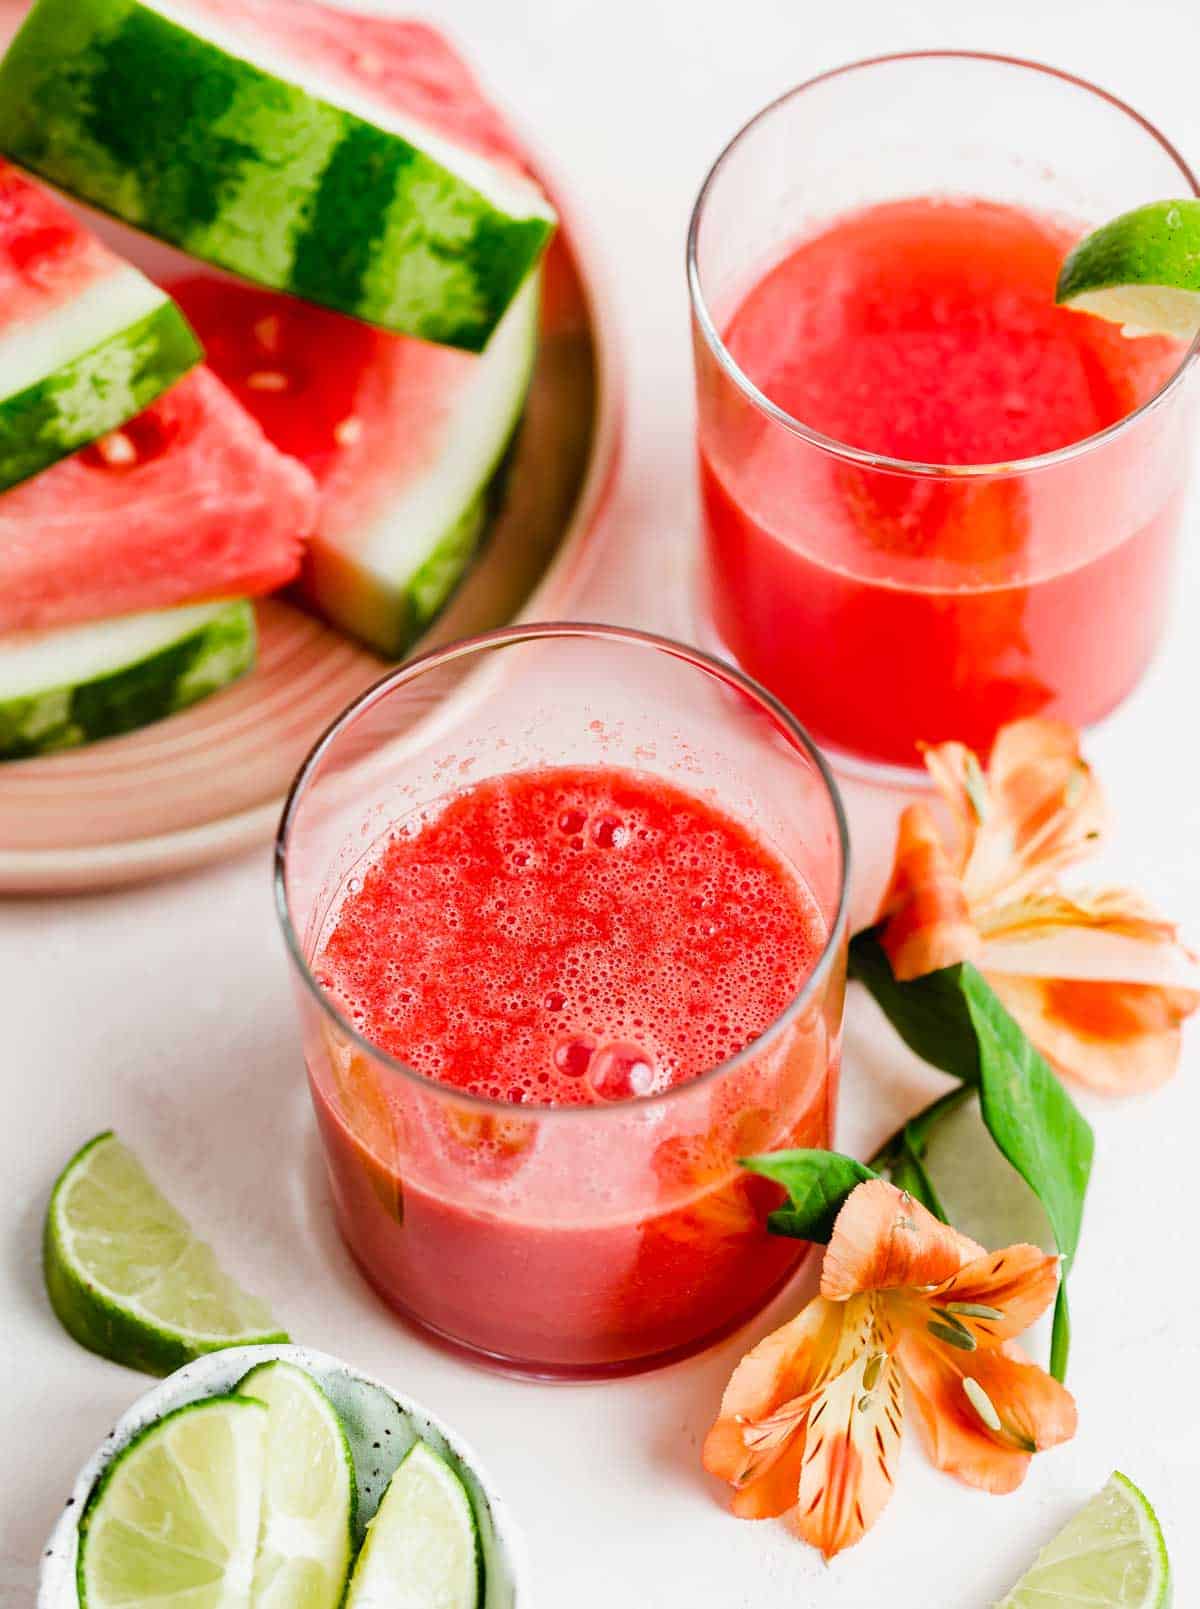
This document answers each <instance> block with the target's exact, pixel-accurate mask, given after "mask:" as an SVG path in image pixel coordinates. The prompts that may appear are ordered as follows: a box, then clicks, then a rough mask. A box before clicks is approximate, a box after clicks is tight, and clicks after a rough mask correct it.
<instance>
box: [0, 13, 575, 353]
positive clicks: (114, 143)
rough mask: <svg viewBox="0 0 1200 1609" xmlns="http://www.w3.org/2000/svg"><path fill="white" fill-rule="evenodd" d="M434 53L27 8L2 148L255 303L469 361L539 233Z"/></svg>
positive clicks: (0, 81)
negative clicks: (236, 286)
mask: <svg viewBox="0 0 1200 1609" xmlns="http://www.w3.org/2000/svg"><path fill="white" fill-rule="evenodd" d="M431 41H432V42H431ZM446 54H447V53H446V52H445V50H444V47H441V46H440V43H439V42H436V35H432V36H431V34H430V32H429V31H428V30H426V29H424V28H420V27H415V26H413V25H404V24H396V23H386V22H380V21H378V20H377V19H376V20H372V19H370V18H364V17H354V16H350V15H346V14H344V13H341V12H337V11H334V10H332V9H329V8H327V7H324V6H320V5H316V4H312V3H310V0H38V3H37V5H36V6H35V7H34V9H33V11H32V12H31V14H30V16H29V17H28V19H27V20H26V22H25V24H24V26H23V28H22V29H21V31H20V33H19V34H18V35H17V37H16V39H15V40H14V42H13V44H12V45H11V47H10V49H9V51H8V54H7V56H6V57H5V59H4V62H3V65H2V66H0V149H3V150H4V151H6V152H7V153H8V154H9V155H10V156H12V157H13V158H14V159H15V160H16V161H17V162H19V163H21V164H22V165H23V166H25V167H28V168H32V169H33V170H34V171H36V172H38V173H41V174H43V175H45V177H47V178H48V179H50V180H51V181H52V182H54V183H55V184H58V185H61V186H62V188H63V189H65V190H68V191H70V192H71V193H72V194H73V195H76V196H78V197H79V198H80V199H81V200H83V201H88V202H91V203H92V204H93V205H95V206H98V207H101V208H103V209H104V210H105V211H108V212H111V213H113V214H115V215H116V216H117V217H120V218H123V219H124V220H125V221H126V222H128V223H131V224H134V225H136V226H138V227H139V228H142V229H145V230H146V231H147V232H149V233H150V234H153V235H157V236H159V237H160V238H161V239H163V240H166V241H169V242H171V243H172V244H174V245H178V246H181V247H182V248H183V249H184V250H185V251H187V252H189V253H190V254H191V255H193V256H195V257H199V258H202V259H203V260H205V261H207V262H211V263H214V264H216V265H217V266H219V267H222V268H226V269H229V270H231V271H233V272H234V273H237V274H240V275H242V276H243V277H245V278H247V279H250V280H253V281H255V282H256V283H258V284H261V285H265V286H268V287H270V288H272V289H275V290H281V291H288V292H291V293H293V294H295V295H298V296H302V297H304V298H306V299H307V300H309V301H313V302H318V303H321V304H322V305H324V306H327V307H331V308H334V309H337V310H338V311H341V312H343V313H349V314H353V315H354V316H356V317H358V318H362V319H366V320H369V321H370V322H372V323H375V324H379V325H381V326H382V327H384V328H386V329H389V330H392V331H395V332H397V333H400V334H406V335H416V336H420V337H422V338H424V339H427V340H431V341H439V342H444V343H446V344H449V345H454V346H461V347H463V348H465V349H467V350H469V351H475V352H477V351H481V350H482V349H483V347H484V346H485V345H486V344H487V341H488V340H489V338H490V336H491V335H492V332H493V331H494V330H495V328H496V326H497V325H498V324H499V322H500V320H501V318H502V317H503V315H504V312H505V310H506V309H507V308H508V306H509V304H510V303H511V302H512V300H513V298H514V297H515V296H516V295H517V292H518V291H519V289H520V288H521V286H522V285H523V284H524V282H525V280H526V279H527V278H528V276H529V273H530V271H531V269H532V268H533V266H534V264H535V263H536V262H537V260H538V258H539V256H540V255H541V252H542V250H543V249H544V247H545V245H546V243H547V241H548V240H549V238H550V235H551V233H552V231H553V227H554V214H553V210H552V208H551V207H550V205H549V203H548V202H547V201H546V199H545V197H544V196H543V195H542V193H541V191H540V189H539V188H538V187H537V185H536V184H535V183H534V182H533V180H532V179H531V178H530V177H529V176H528V174H527V173H525V172H523V171H522V170H521V169H520V167H519V166H518V165H517V164H515V163H514V162H512V161H511V159H510V158H509V157H508V156H507V154H506V151H505V146H506V142H505V141H504V140H503V139H498V138H497V137H496V133H495V128H496V119H495V118H494V116H492V117H485V116H482V115H481V114H480V111H479V102H480V100H481V97H480V96H479V94H478V91H476V90H475V88H474V85H473V84H471V81H470V78H469V75H468V74H466V72H465V70H464V69H463V68H462V67H461V66H460V65H458V64H457V63H455V64H453V65H452V66H451V65H449V64H448V63H447V62H446V61H445V60H444V57H445V55H446ZM431 55H432V56H433V57H434V58H435V61H434V65H433V68H432V70H431ZM460 101H465V103H466V105H467V110H466V112H465V114H464V113H461V112H459V110H458V109H457V108H458V105H459V102H460Z"/></svg>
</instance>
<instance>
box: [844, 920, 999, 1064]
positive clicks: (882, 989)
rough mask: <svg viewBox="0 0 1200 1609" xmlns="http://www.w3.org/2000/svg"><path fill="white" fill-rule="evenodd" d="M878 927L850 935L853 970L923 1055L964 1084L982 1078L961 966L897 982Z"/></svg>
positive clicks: (903, 1035)
mask: <svg viewBox="0 0 1200 1609" xmlns="http://www.w3.org/2000/svg"><path fill="white" fill-rule="evenodd" d="M876 932H877V930H876V929H875V928H867V929H865V930H864V931H863V932H861V933H856V934H855V935H854V937H853V938H852V939H851V941H850V976H851V977H852V978H857V979H858V981H859V982H860V983H863V984H865V985H866V986H867V988H868V989H869V990H870V992H871V994H872V995H873V996H874V997H875V1000H876V1001H877V1002H878V1004H879V1005H880V1006H881V1007H882V1009H883V1013H884V1015H885V1016H886V1017H887V1019H888V1021H889V1022H890V1023H891V1025H892V1027H893V1028H894V1029H895V1030H896V1032H897V1033H898V1034H899V1035H900V1037H901V1039H903V1041H904V1043H905V1044H906V1045H907V1046H908V1048H909V1049H910V1050H912V1051H915V1052H916V1054H917V1055H918V1056H920V1058H921V1060H922V1061H927V1062H929V1063H931V1065H932V1066H934V1067H940V1068H941V1069H942V1071H943V1072H946V1073H950V1074H951V1076H952V1077H954V1078H958V1079H961V1080H962V1082H963V1083H964V1084H977V1083H978V1082H979V1042H978V1040H977V1039H976V1037H975V1034H974V1032H973V1030H972V1028H971V1024H970V1021H969V1020H968V1019H967V1017H966V1015H965V1013H964V1011H963V1008H962V996H961V973H962V967H946V968H945V970H944V971H941V972H929V973H927V974H926V975H925V977H923V978H916V979H914V980H913V982H912V983H897V982H896V980H895V978H894V977H893V976H892V966H891V962H890V961H889V960H888V958H887V956H886V955H885V953H884V950H883V946H882V945H881V944H880V942H879V940H878V938H877V937H876Z"/></svg>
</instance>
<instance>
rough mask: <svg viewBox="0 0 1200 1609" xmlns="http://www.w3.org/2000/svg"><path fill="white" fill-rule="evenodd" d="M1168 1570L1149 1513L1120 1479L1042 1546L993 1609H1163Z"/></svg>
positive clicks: (1124, 1479) (1164, 1549)
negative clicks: (1073, 1608)
mask: <svg viewBox="0 0 1200 1609" xmlns="http://www.w3.org/2000/svg"><path fill="white" fill-rule="evenodd" d="M1170 1602H1171V1566H1170V1563H1169V1561H1168V1559H1167V1546H1166V1543H1165V1542H1164V1541H1163V1534H1162V1530H1161V1528H1160V1527H1159V1523H1158V1519H1157V1517H1156V1516H1155V1513H1154V1510H1153V1509H1152V1508H1151V1507H1150V1504H1149V1503H1148V1502H1147V1501H1146V1499H1145V1497H1144V1496H1143V1495H1142V1493H1141V1492H1139V1491H1138V1489H1137V1487H1136V1486H1135V1485H1134V1484H1133V1482H1132V1481H1131V1480H1130V1479H1129V1478H1128V1476H1125V1475H1122V1474H1121V1473H1120V1472H1119V1471H1118V1472H1117V1473H1115V1474H1114V1475H1112V1476H1111V1477H1110V1479H1109V1482H1108V1485H1107V1486H1106V1487H1105V1488H1104V1490H1103V1491H1102V1492H1097V1494H1096V1496H1095V1497H1093V1498H1092V1500H1091V1502H1090V1503H1088V1504H1086V1505H1085V1506H1084V1507H1083V1508H1081V1509H1080V1511H1079V1513H1078V1514H1076V1516H1075V1518H1074V1519H1073V1520H1070V1521H1068V1523H1067V1524H1066V1525H1064V1526H1063V1528H1062V1530H1061V1531H1060V1532H1059V1533H1058V1535H1057V1536H1056V1537H1055V1538H1054V1540H1053V1541H1052V1542H1048V1543H1047V1544H1046V1546H1045V1547H1044V1548H1043V1549H1042V1551H1041V1552H1040V1553H1039V1554H1038V1556H1037V1558H1036V1559H1035V1560H1034V1562H1033V1567H1032V1568H1031V1569H1029V1570H1027V1571H1026V1572H1025V1574H1024V1575H1023V1576H1022V1577H1021V1579H1020V1580H1019V1581H1018V1582H1017V1584H1016V1586H1015V1587H1014V1588H1013V1589H1012V1591H1011V1592H1010V1593H1009V1595H1008V1597H1007V1598H1005V1599H1004V1600H1003V1601H1002V1602H1001V1603H999V1604H998V1605H997V1606H996V1609H1065V1606H1066V1605H1069V1604H1090V1605H1095V1609H1167V1606H1168V1605H1169V1604H1170Z"/></svg>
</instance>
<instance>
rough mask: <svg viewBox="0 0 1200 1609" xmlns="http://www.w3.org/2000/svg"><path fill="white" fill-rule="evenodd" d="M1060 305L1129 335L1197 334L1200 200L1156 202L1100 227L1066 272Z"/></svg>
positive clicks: (1085, 241) (1188, 336) (1066, 265)
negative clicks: (1100, 320)
mask: <svg viewBox="0 0 1200 1609" xmlns="http://www.w3.org/2000/svg"><path fill="white" fill-rule="evenodd" d="M1055 300H1056V301H1057V302H1058V303H1060V305H1062V306H1064V307H1071V308H1074V309H1077V310H1078V311H1080V312H1084V313H1092V314H1095V315H1096V316H1097V317H1099V318H1103V319H1108V320H1110V321H1111V322H1112V323H1116V324H1120V325H1121V326H1122V327H1123V328H1124V330H1125V333H1126V334H1128V335H1151V334H1157V335H1169V336H1172V337H1174V338H1175V339H1176V340H1181V341H1190V340H1193V339H1194V338H1195V336H1196V335H1197V334H1200V200H1195V199H1189V200H1181V201H1154V202H1151V203H1150V204H1149V205H1148V206H1144V207H1136V208H1135V209H1134V210H1133V211H1132V212H1126V213H1122V214H1121V216H1120V217H1119V218H1114V219H1112V221H1111V222H1110V223H1106V224H1103V225H1102V226H1101V227H1100V228H1099V229H1096V230H1094V231H1093V232H1092V233H1091V234H1090V235H1087V236H1085V237H1084V239H1083V240H1081V241H1080V242H1079V244H1078V245H1077V246H1076V247H1075V249H1074V250H1073V251H1072V252H1071V254H1070V256H1069V257H1068V258H1067V260H1066V262H1065V263H1064V264H1063V266H1062V270H1061V271H1060V273H1059V276H1058V285H1057V288H1056V290H1055Z"/></svg>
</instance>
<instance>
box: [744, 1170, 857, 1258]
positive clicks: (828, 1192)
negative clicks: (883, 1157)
mask: <svg viewBox="0 0 1200 1609" xmlns="http://www.w3.org/2000/svg"><path fill="white" fill-rule="evenodd" d="M741 1165H742V1167H744V1168H747V1169H749V1171H750V1172H751V1173H761V1174H762V1176H763V1178H764V1179H774V1181H775V1183H776V1184H781V1185H782V1186H783V1188H784V1189H785V1190H786V1191H787V1193H788V1205H787V1206H786V1207H780V1208H779V1209H778V1211H776V1212H773V1213H771V1215H770V1217H769V1218H768V1219H767V1228H768V1229H769V1230H770V1231H771V1233H772V1234H774V1235H791V1236H792V1237H793V1238H794V1239H796V1240H815V1241H820V1242H821V1243H822V1244H827V1243H828V1241H829V1237H830V1235H831V1234H832V1233H833V1221H834V1219H835V1218H836V1217H837V1215H838V1213H839V1212H840V1211H841V1210H842V1206H843V1204H844V1202H845V1200H846V1197H847V1196H848V1195H849V1194H850V1192H851V1191H852V1190H854V1189H855V1188H857V1186H858V1185H860V1184H863V1183H865V1182H866V1181H867V1180H868V1179H874V1178H875V1177H876V1174H875V1173H874V1172H873V1171H872V1170H871V1169H870V1168H868V1167H864V1166H863V1164H862V1163H861V1162H856V1161H855V1160H854V1158H853V1157H850V1156H842V1155H841V1153H840V1152H838V1151H771V1152H769V1153H768V1154H767V1155H766V1156H748V1157H743V1158H742V1163H741Z"/></svg>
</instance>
